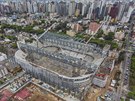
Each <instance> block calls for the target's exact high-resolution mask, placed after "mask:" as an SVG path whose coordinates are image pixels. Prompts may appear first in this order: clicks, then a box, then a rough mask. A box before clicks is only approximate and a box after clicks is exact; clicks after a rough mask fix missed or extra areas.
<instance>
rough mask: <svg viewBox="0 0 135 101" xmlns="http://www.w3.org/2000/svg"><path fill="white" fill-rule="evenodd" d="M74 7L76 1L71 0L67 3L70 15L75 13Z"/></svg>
mask: <svg viewBox="0 0 135 101" xmlns="http://www.w3.org/2000/svg"><path fill="white" fill-rule="evenodd" d="M75 7H76V3H75V2H74V1H71V2H70V3H69V9H68V15H69V16H72V15H74V14H75Z"/></svg>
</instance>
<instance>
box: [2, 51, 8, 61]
mask: <svg viewBox="0 0 135 101" xmlns="http://www.w3.org/2000/svg"><path fill="white" fill-rule="evenodd" d="M6 59H7V55H6V54H4V53H1V52H0V61H3V60H6Z"/></svg>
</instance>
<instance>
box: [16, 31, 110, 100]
mask: <svg viewBox="0 0 135 101" xmlns="http://www.w3.org/2000/svg"><path fill="white" fill-rule="evenodd" d="M18 47H19V50H18V51H17V52H16V53H15V60H16V62H17V63H19V64H20V65H21V66H22V68H23V69H24V70H25V71H26V72H27V73H29V74H31V75H33V76H34V77H35V78H38V79H40V80H42V81H44V82H46V83H48V84H49V85H51V86H53V87H56V88H58V89H61V90H63V91H68V93H69V94H72V95H73V96H75V97H77V98H78V99H79V100H82V99H83V97H84V95H85V94H86V93H87V91H88V89H89V88H90V86H91V84H92V80H93V77H94V75H95V73H96V72H97V70H98V68H99V67H100V64H101V63H102V62H103V61H104V59H105V58H106V57H107V52H108V51H105V50H103V49H101V48H99V47H98V46H96V45H95V44H84V43H80V42H76V41H74V40H73V39H71V38H69V37H63V36H60V35H57V34H53V33H49V32H48V33H46V34H44V35H42V37H41V38H40V39H39V40H38V41H36V42H35V43H31V44H28V43H25V42H18Z"/></svg>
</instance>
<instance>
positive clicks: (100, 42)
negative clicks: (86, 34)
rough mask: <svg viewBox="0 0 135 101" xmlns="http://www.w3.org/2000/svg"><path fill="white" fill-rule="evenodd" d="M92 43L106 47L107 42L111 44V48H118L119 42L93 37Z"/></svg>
mask: <svg viewBox="0 0 135 101" xmlns="http://www.w3.org/2000/svg"><path fill="white" fill-rule="evenodd" d="M90 43H95V44H97V45H99V46H100V47H102V48H103V47H104V46H105V45H106V44H109V45H111V49H117V48H118V44H117V43H115V42H112V41H109V40H100V39H98V38H95V39H91V40H90Z"/></svg>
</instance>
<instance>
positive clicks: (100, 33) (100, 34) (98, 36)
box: [96, 29, 104, 38]
mask: <svg viewBox="0 0 135 101" xmlns="http://www.w3.org/2000/svg"><path fill="white" fill-rule="evenodd" d="M103 34H104V31H103V30H102V29H100V30H98V32H97V36H96V38H100V37H102V36H103Z"/></svg>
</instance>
